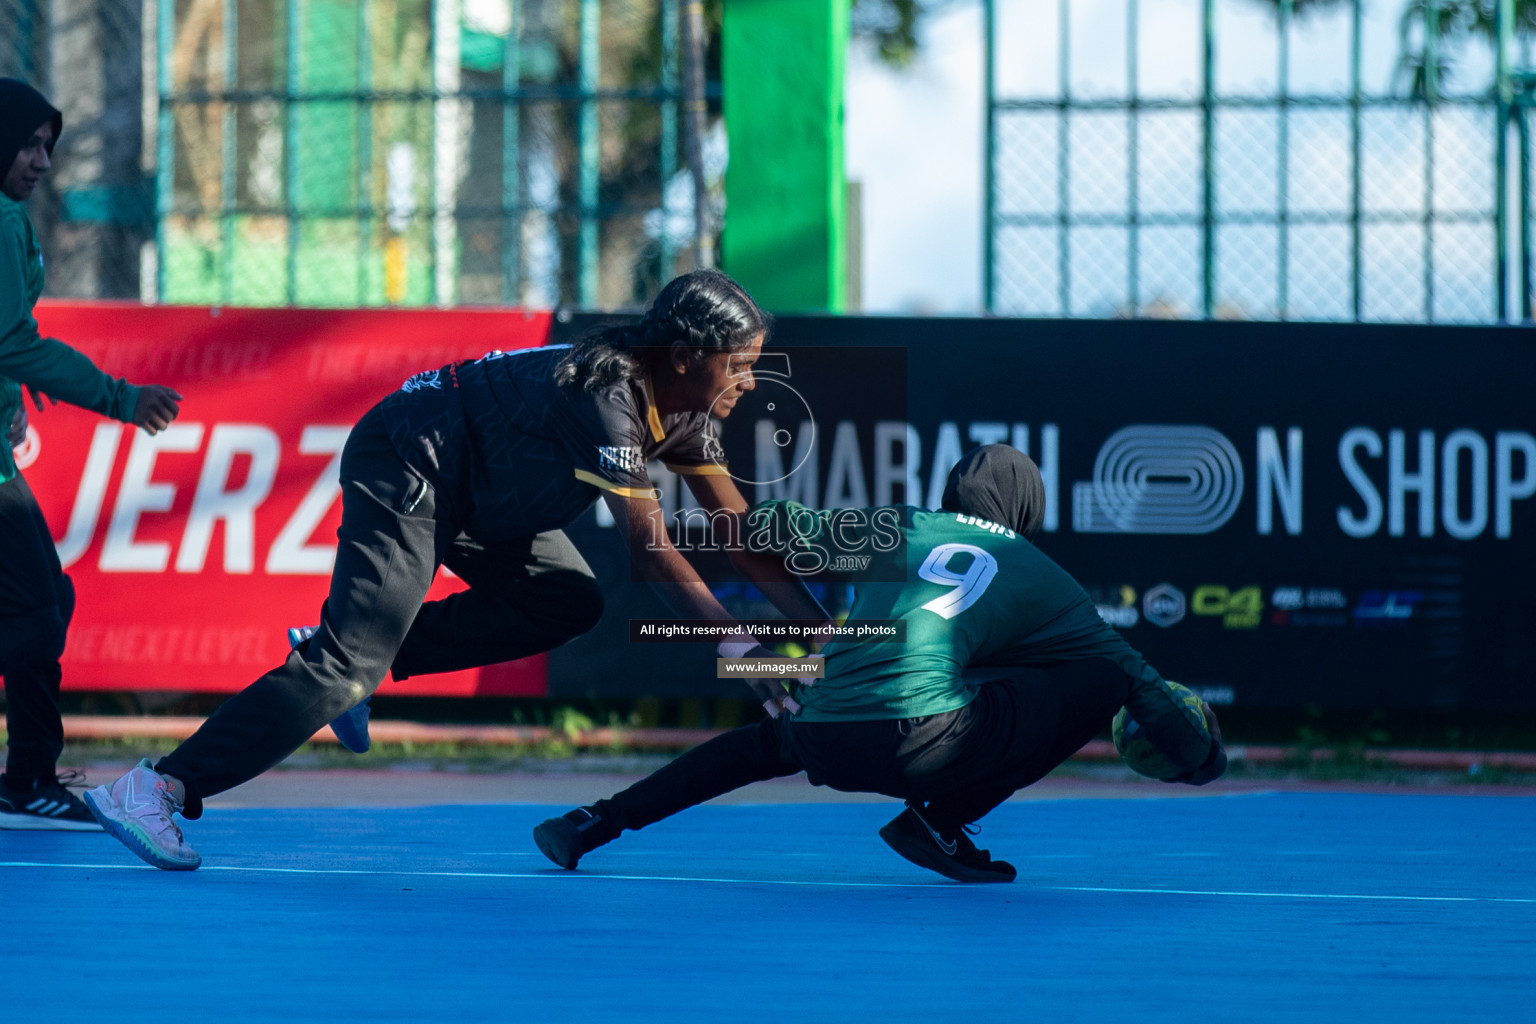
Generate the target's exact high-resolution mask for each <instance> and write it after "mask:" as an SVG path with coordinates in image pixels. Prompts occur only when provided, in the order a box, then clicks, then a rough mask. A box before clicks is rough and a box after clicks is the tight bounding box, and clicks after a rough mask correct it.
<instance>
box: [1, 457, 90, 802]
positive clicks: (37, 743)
mask: <svg viewBox="0 0 1536 1024" xmlns="http://www.w3.org/2000/svg"><path fill="white" fill-rule="evenodd" d="M74 612H75V588H74V586H73V585H72V584H71V583H70V581H69V577H68V576H66V575H64V570H63V569H62V568H61V567H60V565H59V555H58V552H57V551H56V550H55V549H54V546H53V535H52V534H51V533H49V531H48V523H47V521H46V520H44V518H43V512H42V509H40V508H38V505H37V499H36V498H35V497H34V496H33V494H32V489H31V488H30V487H28V486H27V481H26V478H24V477H23V476H22V475H21V474H20V473H17V474H16V476H15V477H13V478H12V479H10V480H7V481H6V482H5V483H3V484H0V677H3V678H4V680H5V723H6V729H7V732H8V733H9V739H8V740H7V747H8V749H7V752H6V760H5V772H6V775H7V776H9V777H10V779H11V780H12V781H13V782H28V781H32V780H40V779H46V780H52V778H53V776H54V769H55V766H56V765H57V764H58V760H59V753H60V751H62V750H63V749H64V723H63V720H62V719H61V718H60V717H59V683H60V681H61V679H62V678H63V672H62V670H61V669H60V667H59V658H61V657H63V655H64V636H65V633H66V632H67V631H68V630H69V620H70V618H71V617H72V616H73V615H74Z"/></svg>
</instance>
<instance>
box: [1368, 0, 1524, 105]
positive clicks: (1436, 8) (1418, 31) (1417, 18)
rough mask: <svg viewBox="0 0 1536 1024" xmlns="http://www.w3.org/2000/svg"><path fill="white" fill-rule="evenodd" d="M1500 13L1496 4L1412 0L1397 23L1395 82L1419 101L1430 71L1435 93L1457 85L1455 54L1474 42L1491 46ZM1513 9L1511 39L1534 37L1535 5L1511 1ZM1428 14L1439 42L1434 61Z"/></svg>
mask: <svg viewBox="0 0 1536 1024" xmlns="http://www.w3.org/2000/svg"><path fill="white" fill-rule="evenodd" d="M1498 8H1499V0H1411V2H1410V3H1409V4H1408V6H1407V7H1406V8H1405V9H1404V10H1403V15H1402V17H1401V18H1400V19H1399V21H1398V38H1399V39H1400V40H1401V43H1400V46H1399V56H1398V59H1397V76H1398V83H1399V84H1400V85H1401V86H1406V88H1407V91H1408V94H1409V95H1410V96H1413V97H1414V98H1416V99H1423V98H1424V97H1425V96H1426V95H1427V94H1428V80H1429V72H1430V71H1431V70H1433V71H1434V75H1435V81H1436V82H1437V83H1438V88H1439V89H1441V90H1443V89H1445V88H1447V87H1448V86H1450V85H1451V84H1452V83H1453V82H1454V81H1455V76H1456V72H1457V61H1456V52H1457V50H1458V49H1459V48H1460V47H1462V46H1464V45H1466V44H1467V43H1469V42H1474V41H1475V42H1481V43H1484V44H1486V45H1488V46H1492V45H1493V43H1494V41H1495V39H1496V38H1497V26H1496V18H1497V13H1498ZM1514 10H1515V24H1514V36H1515V38H1516V39H1517V40H1528V39H1530V38H1532V37H1533V36H1536V0H1514ZM1431 12H1432V13H1431ZM1427 14H1428V15H1429V16H1431V17H1433V18H1434V24H1435V29H1436V32H1435V34H1436V36H1437V38H1438V45H1437V46H1436V47H1435V54H1434V59H1433V60H1432V61H1431V60H1430V59H1429V55H1428V53H1427V51H1426V48H1425V46H1424V25H1425V18H1426V15H1427ZM1516 59H1517V60H1518V55H1516Z"/></svg>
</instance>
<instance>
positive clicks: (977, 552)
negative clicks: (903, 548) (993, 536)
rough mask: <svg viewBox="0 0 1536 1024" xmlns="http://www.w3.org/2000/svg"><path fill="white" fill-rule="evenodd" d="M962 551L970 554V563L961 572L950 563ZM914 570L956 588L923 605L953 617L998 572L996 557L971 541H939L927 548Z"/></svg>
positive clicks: (981, 592) (932, 610)
mask: <svg viewBox="0 0 1536 1024" xmlns="http://www.w3.org/2000/svg"><path fill="white" fill-rule="evenodd" d="M961 553H964V554H967V555H970V556H971V564H970V565H968V566H966V569H965V572H964V573H956V572H955V571H954V570H952V569H950V567H949V563H950V562H951V561H952V560H953V559H954V557H955V556H956V555H958V554H961ZM917 574H918V575H919V576H921V577H922V578H923V579H925V580H927V581H928V582H929V583H938V584H940V585H941V586H946V587H954V588H955V589H953V590H951V591H950V592H949V593H947V594H944V595H942V596H940V597H936V598H934V599H933V600H932V601H929V602H928V603H927V604H925V605H923V607H924V608H925V609H927V610H928V611H930V612H933V613H934V614H935V615H941V616H943V617H944V618H946V619H952V618H954V617H955V616H956V615H959V614H960V613H961V612H963V611H965V610H966V609H967V608H969V607H970V606H971V605H973V604H975V603H976V601H977V600H978V599H979V598H980V597H981V595H982V594H984V593H986V590H987V587H988V585H989V584H991V582H992V577H994V576H996V575H997V559H995V558H993V557H992V556H991V555H990V554H989V553H987V552H986V551H983V550H982V549H981V548H978V547H976V546H975V545H972V544H940V545H939V546H938V547H936V548H934V549H933V550H932V551H930V552H928V557H927V558H926V559H924V560H923V564H922V567H921V568H919V569H918V570H917Z"/></svg>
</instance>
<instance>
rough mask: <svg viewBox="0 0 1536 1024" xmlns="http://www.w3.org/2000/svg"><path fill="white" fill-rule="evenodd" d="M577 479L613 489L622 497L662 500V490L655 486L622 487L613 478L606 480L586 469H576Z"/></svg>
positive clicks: (606, 489)
mask: <svg viewBox="0 0 1536 1024" xmlns="http://www.w3.org/2000/svg"><path fill="white" fill-rule="evenodd" d="M576 479H577V480H580V481H581V482H582V483H584V484H591V485H592V486H593V487H600V488H602V489H603V490H605V491H612V492H613V493H614V494H617V495H618V496H619V497H621V498H650V499H651V500H652V501H660V500H661V492H660V491H659V490H657V489H656V488H654V487H650V488H641V487H620V486H619V485H618V484H616V483H614V482H613V481H612V480H604V479H603V478H602V477H600V476H598V475H597V474H596V473H592V472H589V471H588V470H585V469H578V470H576Z"/></svg>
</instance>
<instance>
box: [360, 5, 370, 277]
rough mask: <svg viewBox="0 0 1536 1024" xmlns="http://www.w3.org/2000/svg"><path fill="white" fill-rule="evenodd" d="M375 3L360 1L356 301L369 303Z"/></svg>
mask: <svg viewBox="0 0 1536 1024" xmlns="http://www.w3.org/2000/svg"><path fill="white" fill-rule="evenodd" d="M372 25H373V2H372V0H357V94H358V95H357V304H358V305H359V306H366V305H369V300H370V297H371V289H370V288H369V274H368V268H369V266H370V265H371V264H372V263H373V260H374V252H373V244H372V243H373V104H372V103H371V102H369V100H368V95H369V93H371V92H373V30H372Z"/></svg>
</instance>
